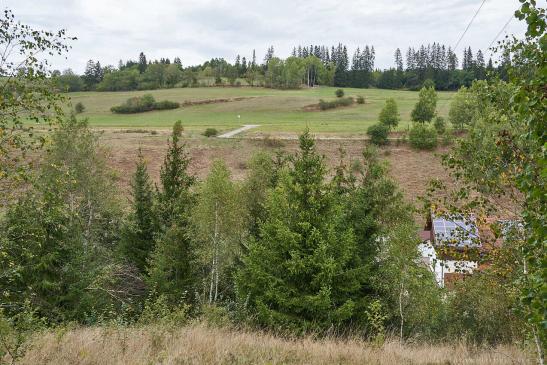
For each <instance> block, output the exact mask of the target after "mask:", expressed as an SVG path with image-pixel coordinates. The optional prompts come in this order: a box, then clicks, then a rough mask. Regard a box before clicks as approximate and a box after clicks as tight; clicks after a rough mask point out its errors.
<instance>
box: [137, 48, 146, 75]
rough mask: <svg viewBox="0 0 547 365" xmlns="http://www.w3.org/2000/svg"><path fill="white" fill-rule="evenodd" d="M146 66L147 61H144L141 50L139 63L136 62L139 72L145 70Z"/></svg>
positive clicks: (144, 57)
mask: <svg viewBox="0 0 547 365" xmlns="http://www.w3.org/2000/svg"><path fill="white" fill-rule="evenodd" d="M147 66H148V63H147V62H146V56H145V55H144V53H143V52H141V53H140V54H139V63H138V69H139V72H140V73H141V74H142V73H143V72H144V71H146V67H147Z"/></svg>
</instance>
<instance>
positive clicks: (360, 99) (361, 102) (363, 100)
mask: <svg viewBox="0 0 547 365" xmlns="http://www.w3.org/2000/svg"><path fill="white" fill-rule="evenodd" d="M364 103H365V97H364V96H361V95H359V96H358V97H357V104H364Z"/></svg>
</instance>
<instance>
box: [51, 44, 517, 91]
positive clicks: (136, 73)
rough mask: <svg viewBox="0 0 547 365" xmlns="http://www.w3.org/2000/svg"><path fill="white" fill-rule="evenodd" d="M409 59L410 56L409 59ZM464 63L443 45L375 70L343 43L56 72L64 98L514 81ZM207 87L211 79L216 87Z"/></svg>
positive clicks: (490, 65) (369, 59) (474, 62)
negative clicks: (92, 93) (283, 53)
mask: <svg viewBox="0 0 547 365" xmlns="http://www.w3.org/2000/svg"><path fill="white" fill-rule="evenodd" d="M403 52H404V56H403ZM461 53H462V55H461V58H459V57H458V56H457V55H456V53H455V52H454V51H452V49H451V48H450V47H446V46H445V45H442V44H439V43H433V44H428V45H421V46H419V47H417V48H414V47H409V48H408V49H407V50H406V51H405V50H403V51H401V50H400V49H398V48H397V49H396V50H395V51H394V62H393V67H392V68H389V69H386V70H380V69H377V68H375V66H374V60H375V50H374V46H368V45H366V46H364V47H363V48H362V49H361V48H359V47H357V49H356V50H355V51H354V53H353V55H352V56H351V59H350V57H349V54H348V49H347V47H346V46H345V45H343V44H342V43H339V44H338V45H337V46H332V47H330V48H329V47H328V46H314V45H311V46H300V45H299V46H298V47H294V49H293V51H292V53H291V55H290V56H289V57H287V58H285V59H283V58H279V57H278V56H277V55H276V54H275V51H274V47H273V46H270V47H268V49H267V51H266V54H265V56H264V58H263V59H262V60H257V56H256V52H255V50H253V51H252V55H251V56H250V57H249V58H247V57H245V56H243V57H240V55H237V56H236V58H235V61H234V63H233V64H232V63H229V62H228V61H226V60H225V59H223V58H213V59H211V60H210V61H207V62H204V63H203V64H202V65H197V66H188V67H184V66H183V65H182V60H181V58H180V57H175V58H174V59H173V60H170V59H169V58H161V59H159V60H153V61H152V60H148V59H147V58H146V55H145V54H144V53H142V52H141V53H140V55H139V58H138V60H127V61H125V62H124V61H122V60H120V62H119V64H118V65H117V67H114V66H111V65H109V66H102V65H101V63H100V62H99V61H93V60H89V61H88V63H87V65H86V68H85V72H84V74H83V75H76V74H75V73H74V72H73V71H72V70H70V69H68V70H64V71H63V72H62V73H61V72H59V71H55V72H54V76H55V77H56V79H57V83H58V87H59V89H60V90H61V91H70V92H72V91H82V90H98V91H121V90H149V89H159V88H172V87H199V86H207V85H211V86H213V85H216V86H222V85H226V86H242V85H246V86H265V87H271V88H279V89H297V88H301V87H305V86H307V87H313V86H315V85H330V86H337V87H355V88H369V87H377V88H380V89H407V90H419V89H420V88H421V87H422V86H423V85H424V83H425V82H426V81H427V80H431V81H432V82H433V84H434V85H435V88H436V89H437V90H458V89H459V88H460V87H462V86H466V87H468V86H471V83H472V81H473V80H484V79H486V78H487V77H488V78H496V77H498V78H501V79H503V80H507V67H508V66H509V64H510V62H511V61H510V58H508V57H503V58H502V59H500V60H496V62H495V65H494V62H493V61H492V59H491V58H490V59H488V61H486V60H485V56H484V54H483V52H482V51H481V50H480V49H479V50H477V51H476V53H474V52H473V50H472V49H471V48H470V47H467V48H465V49H464V50H463V51H462V52H461ZM204 79H211V80H212V81H211V82H209V83H206V82H204Z"/></svg>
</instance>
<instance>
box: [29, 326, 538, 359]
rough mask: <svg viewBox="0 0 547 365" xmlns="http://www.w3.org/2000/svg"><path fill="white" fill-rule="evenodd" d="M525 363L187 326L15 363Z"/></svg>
mask: <svg viewBox="0 0 547 365" xmlns="http://www.w3.org/2000/svg"><path fill="white" fill-rule="evenodd" d="M160 363H161V364H196V365H197V364H200V365H208V364H319V365H321V364H324V365H327V364H386V365H391V364H393V365H395V364H429V365H434V364H439V365H440V364H451V365H457V364H466V365H472V364H476V365H486V364H498V365H504V364H515V363H517V364H529V363H531V361H530V358H528V357H527V356H526V354H525V353H523V352H521V351H520V350H518V349H517V348H516V347H507V346H505V347H497V348H486V349H484V348H475V349H473V348H469V347H466V346H464V345H461V344H457V343H455V344H454V345H428V344H420V345H410V344H401V343H399V342H398V341H395V340H393V341H386V342H385V343H384V344H383V345H382V346H377V345H374V344H371V343H367V342H363V341H360V340H344V341H341V340H335V339H326V340H317V339H311V338H304V339H296V340H289V339H283V338H279V337H274V336H271V335H269V334H261V333H253V332H246V331H235V330H229V329H222V328H211V327H206V326H203V325H199V324H198V325H189V326H187V327H183V328H177V329H174V330H167V329H166V328H162V327H140V328H116V327H112V328H109V327H103V328H101V327H94V328H81V329H74V330H71V331H68V332H57V333H55V332H48V333H45V334H43V335H40V336H38V337H37V338H36V339H35V342H34V343H33V346H32V348H31V349H30V350H29V352H28V353H27V354H26V356H25V357H24V358H23V359H22V361H20V364H29V365H30V364H56V365H64V364H67V365H68V364H71V365H78V364H81V365H83V364H85V365H92V364H93V365H94V364H97V365H98V364H120V365H121V364H134V365H136V364H160Z"/></svg>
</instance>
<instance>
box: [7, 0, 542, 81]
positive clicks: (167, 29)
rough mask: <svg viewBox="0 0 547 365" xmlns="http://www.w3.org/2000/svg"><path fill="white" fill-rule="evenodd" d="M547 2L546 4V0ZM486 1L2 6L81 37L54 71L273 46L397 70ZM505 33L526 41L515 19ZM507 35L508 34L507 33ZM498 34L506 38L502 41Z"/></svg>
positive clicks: (493, 16) (185, 59) (450, 34)
mask: <svg viewBox="0 0 547 365" xmlns="http://www.w3.org/2000/svg"><path fill="white" fill-rule="evenodd" d="M542 1H545V0H540V3H541V2H542ZM481 2H482V0H398V1H395V0H381V1H380V0H343V1H336V0H313V1H309V0H308V1H300V0H273V1H272V0H268V1H261V0H237V1H236V0H230V1H225V0H214V1H213V0H195V1H188V0H155V1H151V0H72V1H70V0H1V1H0V4H2V5H0V7H7V8H10V9H11V10H12V11H13V12H14V13H15V16H16V17H17V18H18V19H20V20H21V21H22V22H24V23H27V24H31V25H33V26H35V27H37V28H42V29H48V30H56V29H59V28H65V29H67V31H68V34H69V35H71V36H76V37H78V40H77V41H74V42H73V43H72V49H71V51H70V52H69V54H68V55H67V59H66V60H65V59H56V60H55V61H54V63H53V66H54V67H55V68H57V69H61V70H62V69H65V68H68V67H70V68H72V69H73V70H75V71H76V72H82V71H83V69H84V67H85V63H86V61H87V60H88V59H90V58H92V59H94V60H99V61H101V64H103V65H106V64H111V65H117V64H118V60H120V59H123V60H127V59H130V58H131V59H136V58H137V56H138V54H139V52H140V51H143V52H144V53H145V54H146V56H147V57H148V58H149V59H154V58H160V57H168V58H170V59H173V58H174V57H176V56H179V57H180V58H181V59H182V63H183V65H185V66H188V65H194V64H198V63H201V62H203V61H205V60H207V59H210V58H212V57H224V58H226V59H227V60H228V61H230V62H233V60H234V59H235V56H236V54H241V56H242V57H243V56H246V57H247V58H250V57H251V54H252V50H253V49H256V54H257V58H258V59H259V60H262V58H263V55H264V53H265V51H266V48H267V47H268V46H269V45H273V46H274V48H275V54H276V55H277V56H281V57H286V56H287V55H288V54H289V53H290V52H291V50H292V48H293V46H294V45H298V44H303V45H304V44H307V45H309V44H314V45H316V44H319V45H322V44H325V45H332V44H336V43H338V42H343V43H345V44H347V45H348V48H349V51H350V57H351V54H352V53H353V50H354V48H356V47H357V46H361V47H362V46H363V45H367V44H368V45H374V47H375V48H376V67H380V68H385V67H391V66H392V65H393V53H394V51H395V49H396V48H397V47H399V48H401V50H403V54H404V50H406V48H407V47H408V46H409V45H411V46H414V47H416V46H419V45H420V44H422V43H424V44H427V43H432V42H440V43H443V44H446V45H447V46H449V45H450V46H452V47H454V46H455V44H456V42H457V40H458V39H459V37H460V35H461V34H462V32H463V31H464V29H465V27H466V26H467V24H468V22H469V21H470V19H471V17H472V16H473V14H474V13H475V11H476V10H477V9H478V8H479V6H480V4H481ZM518 5H519V2H518V0H486V3H485V4H484V6H483V7H482V9H481V11H480V12H479V14H478V15H477V17H476V19H475V21H474V23H473V24H472V25H471V27H470V29H469V30H468V32H467V34H466V35H465V37H464V38H463V40H462V42H461V43H460V45H459V46H458V49H457V50H456V53H457V54H458V57H459V58H460V59H461V51H462V49H463V47H464V46H468V45H469V46H471V48H472V49H473V51H476V50H477V49H479V48H481V49H483V51H484V50H485V49H486V48H487V47H488V45H489V44H490V43H491V42H492V40H493V39H494V38H495V36H496V35H497V34H498V32H499V31H500V30H501V29H502V28H503V26H504V24H505V23H506V22H507V21H508V20H509V18H510V16H511V14H512V13H513V12H514V11H515V10H516V9H517V8H518ZM506 29H507V30H506V32H507V33H510V34H511V33H512V34H515V35H522V34H523V32H524V26H523V24H522V23H520V22H518V21H517V20H516V19H513V20H512V21H511V22H510V24H509V25H508V26H507V28H506ZM506 32H504V33H503V34H505V33H506ZM503 34H502V36H500V39H501V38H502V37H503Z"/></svg>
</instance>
